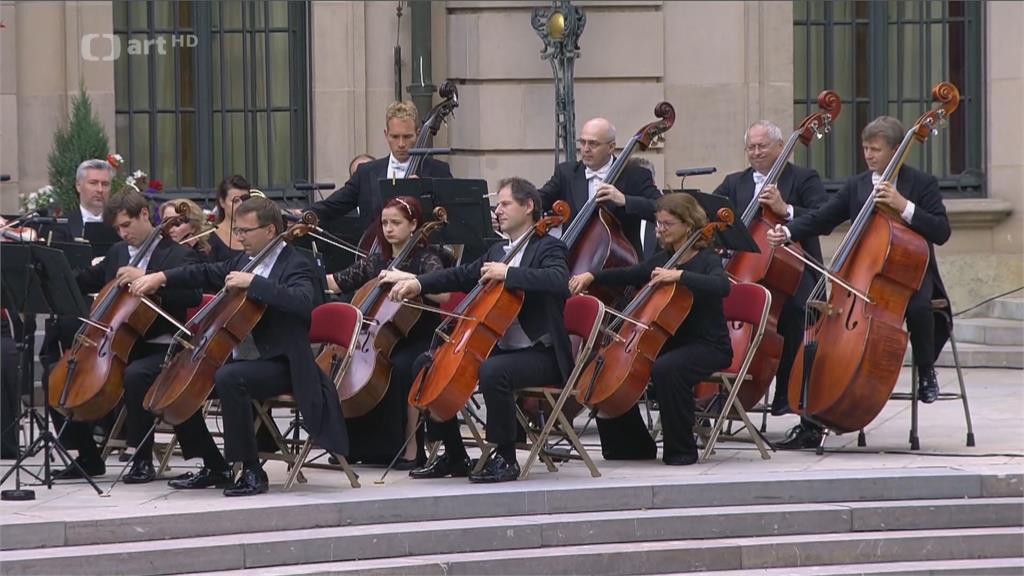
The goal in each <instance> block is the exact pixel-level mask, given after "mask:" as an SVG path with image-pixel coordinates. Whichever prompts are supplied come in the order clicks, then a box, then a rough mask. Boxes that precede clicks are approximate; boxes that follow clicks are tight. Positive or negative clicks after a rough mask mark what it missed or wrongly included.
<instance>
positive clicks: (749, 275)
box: [723, 90, 842, 410]
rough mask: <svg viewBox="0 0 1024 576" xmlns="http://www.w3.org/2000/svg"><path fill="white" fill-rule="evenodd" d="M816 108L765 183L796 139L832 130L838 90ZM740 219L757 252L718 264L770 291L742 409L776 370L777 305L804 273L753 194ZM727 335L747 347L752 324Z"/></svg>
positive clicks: (736, 346) (771, 182) (775, 174)
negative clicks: (780, 244)
mask: <svg viewBox="0 0 1024 576" xmlns="http://www.w3.org/2000/svg"><path fill="white" fill-rule="evenodd" d="M818 108H819V111H817V112H814V113H813V114H810V115H809V116H807V117H806V118H804V120H803V122H801V123H800V126H798V127H797V129H796V130H794V131H793V133H792V134H790V136H789V139H788V140H787V141H786V146H785V147H784V148H783V150H782V153H781V154H779V157H778V158H777V159H776V160H775V164H773V165H772V168H771V170H770V171H769V172H768V176H767V178H766V179H765V183H764V187H768V186H775V185H777V184H778V181H779V178H780V177H781V176H782V171H783V170H785V168H786V164H787V163H788V162H789V157H790V156H791V155H792V154H793V149H794V148H795V147H796V144H797V142H799V143H801V144H803V145H804V146H809V145H810V143H811V141H812V139H814V138H817V139H821V138H822V137H823V136H824V135H825V134H827V133H828V132H830V131H831V129H832V123H833V122H835V120H836V118H838V117H839V113H840V111H841V110H842V101H841V99H840V98H839V94H837V93H835V92H833V91H831V90H824V91H822V93H821V94H819V95H818ZM764 187H763V188H762V190H763V189H764ZM740 220H741V221H742V222H743V225H744V226H746V227H747V230H748V231H749V232H750V235H751V236H752V237H753V238H754V241H755V242H756V243H757V247H758V248H759V249H760V252H738V253H736V254H735V255H734V256H732V257H731V258H727V259H726V260H725V261H724V262H723V264H724V266H725V271H726V273H727V274H729V276H731V277H732V278H733V279H734V280H736V281H737V282H744V283H757V284H761V285H762V286H764V287H765V288H767V289H768V290H769V291H770V292H771V295H772V306H771V309H770V310H769V311H768V323H767V325H766V328H765V332H764V336H763V338H762V340H761V344H760V346H758V349H757V352H756V353H755V354H754V358H753V360H752V361H751V364H750V368H749V372H748V373H749V374H750V376H751V381H750V382H747V383H746V384H744V386H743V387H741V388H740V392H739V395H738V398H739V400H740V403H741V404H742V405H743V408H744V409H745V410H750V409H751V408H753V407H754V405H755V404H757V402H758V401H759V400H760V399H761V398H762V397H764V395H765V392H766V391H767V390H768V387H769V386H771V383H772V380H773V379H774V378H775V372H776V370H778V368H779V360H780V358H781V357H782V344H783V338H782V336H781V335H780V334H779V333H778V322H779V316H780V315H781V314H782V307H783V306H784V305H785V304H786V301H788V300H789V299H790V298H792V297H793V295H794V294H795V293H796V292H797V290H798V289H799V288H800V281H801V279H802V278H803V274H804V262H803V260H802V259H801V258H800V255H801V254H802V251H801V250H800V247H799V246H791V247H786V248H776V247H774V246H772V245H771V243H770V242H769V241H768V237H767V234H768V231H769V230H771V229H773V228H774V227H775V225H776V224H785V222H784V220H783V219H782V218H780V217H779V216H777V215H776V214H775V213H774V212H772V211H771V210H767V211H766V210H762V208H761V205H760V203H758V201H757V195H756V194H755V195H754V197H752V198H751V199H750V202H749V203H748V204H747V206H746V208H745V209H744V210H743V214H742V215H741V216H740ZM729 336H730V339H731V340H732V345H733V350H746V349H747V348H748V347H749V346H750V343H751V341H752V340H753V337H754V327H753V326H750V325H749V324H743V323H734V322H730V323H729Z"/></svg>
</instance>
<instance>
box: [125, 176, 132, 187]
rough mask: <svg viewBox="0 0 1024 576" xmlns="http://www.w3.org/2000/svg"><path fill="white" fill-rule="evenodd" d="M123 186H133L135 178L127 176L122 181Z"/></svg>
mask: <svg viewBox="0 0 1024 576" xmlns="http://www.w3.org/2000/svg"><path fill="white" fill-rule="evenodd" d="M124 184H125V186H135V176H129V177H127V178H125V179H124Z"/></svg>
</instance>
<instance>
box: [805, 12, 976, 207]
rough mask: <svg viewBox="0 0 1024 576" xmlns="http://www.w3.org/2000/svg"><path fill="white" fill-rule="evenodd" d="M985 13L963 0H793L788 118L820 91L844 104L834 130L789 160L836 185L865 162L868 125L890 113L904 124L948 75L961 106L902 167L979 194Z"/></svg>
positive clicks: (809, 106) (949, 189) (950, 190)
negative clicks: (864, 139) (833, 94)
mask: <svg viewBox="0 0 1024 576" xmlns="http://www.w3.org/2000/svg"><path fill="white" fill-rule="evenodd" d="M983 10H984V5H983V3H980V2H969V1H945V2H943V1H937V0H903V1H900V0H889V1H887V2H868V1H862V0H835V1H827V2H820V1H816V0H794V2H793V80H794V87H793V92H794V102H793V106H794V107H793V116H794V119H795V121H799V120H800V119H801V118H804V117H805V116H807V115H808V114H810V113H811V112H813V111H814V110H816V108H817V96H818V93H819V92H820V91H821V90H825V89H832V90H835V91H836V92H838V93H839V95H840V96H841V97H842V101H843V111H842V115H841V116H840V118H839V120H838V121H837V122H836V124H835V125H834V126H833V132H832V134H830V135H829V136H827V137H826V138H825V139H824V140H823V141H821V142H818V143H815V144H812V145H811V146H809V147H808V148H804V147H798V148H797V152H796V155H795V158H794V161H795V162H797V163H799V164H801V165H804V166H810V167H812V168H815V169H816V170H817V171H818V172H819V173H820V174H821V176H822V178H823V179H824V180H825V186H826V188H828V189H830V190H836V189H838V188H839V187H841V186H842V184H843V183H844V182H845V180H846V179H847V178H849V177H850V176H852V175H854V174H857V173H858V172H861V171H863V170H865V169H866V166H865V164H864V159H863V157H862V155H861V150H860V132H861V130H862V129H863V128H864V126H865V125H867V123H868V122H870V121H871V120H872V119H874V118H876V117H878V116H881V115H883V114H887V115H890V116H894V117H896V118H899V119H900V121H902V122H903V124H904V125H905V126H907V127H908V128H909V126H910V125H911V124H912V123H913V122H914V121H915V120H916V119H917V118H918V117H919V116H920V115H921V114H923V113H924V112H925V111H927V110H929V109H931V108H932V106H933V104H932V102H931V89H932V87H933V86H934V85H935V84H937V83H938V82H940V81H942V80H948V81H950V82H952V83H953V84H955V85H956V87H957V88H958V89H959V90H960V98H961V99H960V106H959V108H958V109H957V111H956V112H955V113H954V114H953V115H952V116H951V118H950V120H949V124H948V126H946V127H945V128H943V129H941V131H940V132H939V134H938V135H937V136H933V137H931V138H929V140H928V141H927V142H926V143H925V144H924V145H918V146H914V147H913V148H912V149H911V152H910V155H909V156H908V158H907V164H909V165H911V166H914V167H916V168H919V169H921V170H924V171H926V172H929V173H931V174H934V175H935V176H936V177H937V178H938V179H939V184H940V186H941V188H942V191H943V194H944V195H946V196H948V197H980V196H984V193H985V178H984V155H983V151H984V132H983V130H984V128H983V122H982V121H983V118H984V116H983V109H982V106H983V103H984V98H983V93H982V90H983V76H982V70H983V68H982V66H983V56H984V55H983V45H984V38H983V35H982V31H983V22H982V15H983Z"/></svg>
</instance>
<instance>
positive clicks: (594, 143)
mask: <svg viewBox="0 0 1024 576" xmlns="http://www.w3.org/2000/svg"><path fill="white" fill-rule="evenodd" d="M612 142H614V140H608V141H607V142H602V141H600V140H584V139H583V138H577V139H576V143H577V144H579V146H580V148H597V147H598V146H602V145H604V144H611V143H612Z"/></svg>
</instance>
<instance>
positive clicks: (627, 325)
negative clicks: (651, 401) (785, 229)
mask: <svg viewBox="0 0 1024 576" xmlns="http://www.w3.org/2000/svg"><path fill="white" fill-rule="evenodd" d="M716 216H717V220H716V221H714V222H709V223H708V224H706V225H705V226H704V227H703V228H701V229H700V230H695V231H694V232H693V233H692V234H690V237H689V238H687V239H686V242H684V243H683V245H682V246H681V247H680V248H679V250H676V252H675V254H673V255H672V257H671V258H669V260H668V262H666V263H665V265H664V266H663V268H676V267H678V266H680V265H681V264H683V262H682V261H681V260H682V258H683V256H684V255H685V254H686V253H687V251H688V250H689V249H690V248H692V247H693V246H694V245H695V244H696V243H697V242H698V241H699V240H701V239H704V240H705V241H707V240H710V239H711V237H712V236H713V235H714V233H715V232H716V231H719V230H724V229H726V228H728V227H729V226H731V225H732V222H733V218H734V217H733V213H732V210H729V209H728V208H722V209H720V210H719V211H718V212H717V214H716ZM692 306H693V293H692V292H690V290H689V288H686V287H685V286H683V285H682V284H679V283H678V282H671V283H662V284H657V285H651V284H648V285H647V286H644V288H643V289H642V290H641V291H640V292H639V293H638V294H637V295H636V296H635V297H634V298H633V300H632V301H631V302H630V303H629V305H628V306H626V307H625V308H624V309H623V311H622V312H621V313H616V314H613V316H616V318H615V319H614V320H612V321H611V322H609V324H608V326H606V327H605V328H604V329H603V330H602V332H603V333H604V337H603V343H602V345H601V347H600V348H599V349H598V351H597V352H596V353H595V354H593V356H592V357H591V358H590V359H588V361H587V364H586V367H585V368H584V369H583V372H582V374H581V375H580V380H579V381H580V382H581V383H583V384H582V385H581V386H580V388H579V390H577V392H576V399H577V400H578V401H579V402H580V403H581V404H583V405H584V406H586V407H588V408H591V409H593V410H596V411H597V412H598V414H599V415H600V416H601V417H604V418H616V417H618V416H621V415H623V414H625V413H626V412H628V411H629V410H630V409H631V408H632V407H633V406H634V405H636V403H637V400H639V399H640V397H641V396H643V393H644V391H645V390H647V383H648V382H649V381H650V379H651V369H652V368H653V366H654V360H655V359H656V358H657V357H658V354H659V353H660V352H661V348H662V347H663V346H664V345H665V342H667V341H668V339H669V338H670V337H671V336H672V335H673V334H675V333H676V330H678V329H679V327H680V326H681V325H682V324H683V321H684V320H686V317H687V315H689V313H690V309H691V308H692Z"/></svg>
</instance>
